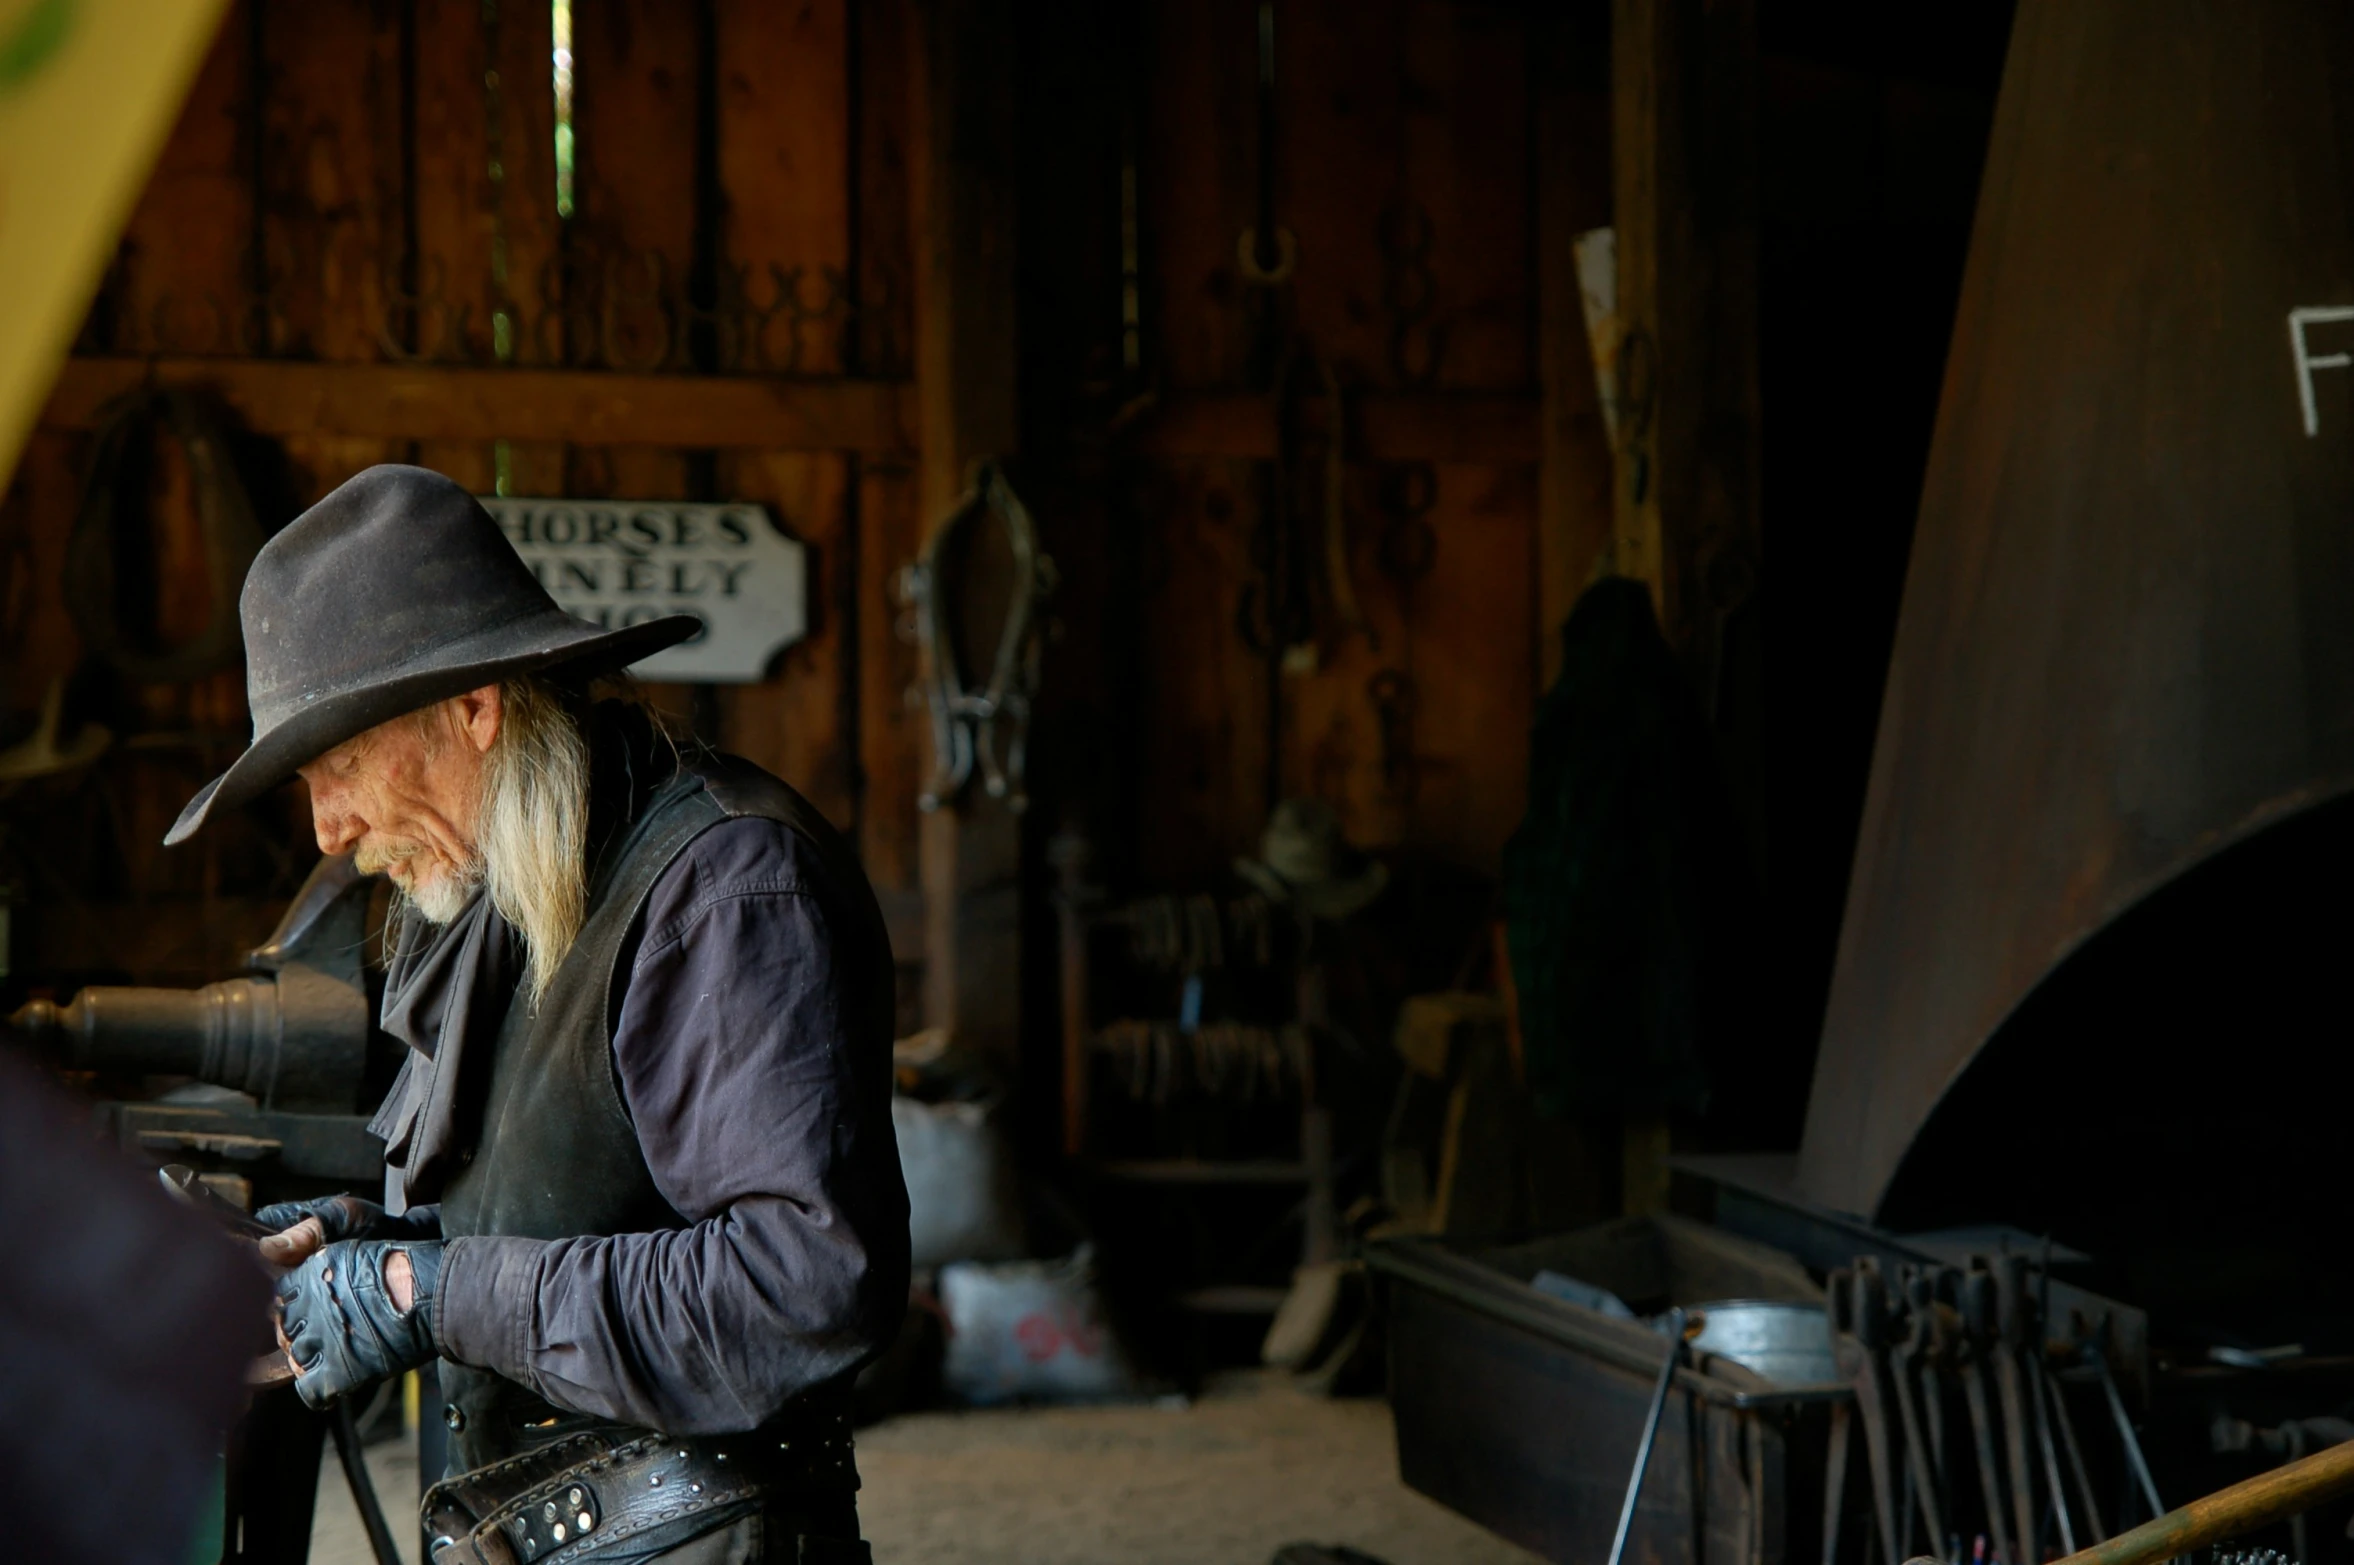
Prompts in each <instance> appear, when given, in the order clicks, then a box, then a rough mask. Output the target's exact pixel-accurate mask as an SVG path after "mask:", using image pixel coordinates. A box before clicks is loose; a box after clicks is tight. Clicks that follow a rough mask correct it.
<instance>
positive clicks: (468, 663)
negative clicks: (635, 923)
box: [164, 465, 700, 845]
mask: <svg viewBox="0 0 2354 1565" xmlns="http://www.w3.org/2000/svg"><path fill="white" fill-rule="evenodd" d="M237 607H238V613H239V615H240V617H241V618H242V619H243V621H244V625H245V693H246V698H247V704H248V705H249V706H251V708H252V710H253V744H252V746H251V747H250V748H248V749H247V750H246V752H245V753H244V754H243V755H241V756H239V757H238V758H237V760H236V762H235V763H234V764H233V765H231V766H230V768H229V769H228V770H227V771H225V772H223V773H222V774H221V775H220V776H218V777H216V778H214V779H213V780H212V781H211V782H209V783H207V784H205V785H204V788H203V790H202V791H201V792H199V793H198V794H197V795H196V797H195V798H193V799H191V800H189V801H188V807H187V808H186V809H184V810H182V811H181V812H180V818H179V819H178V820H177V821H175V822H174V823H173V824H172V829H171V831H170V833H169V834H168V835H166V836H165V838H164V842H165V843H166V844H167V845H169V844H171V843H176V842H184V841H186V840H187V839H188V838H189V837H190V836H191V835H193V834H194V833H195V831H196V828H198V827H199V826H202V825H203V824H204V822H205V818H206V817H207V816H208V815H210V814H211V813H212V811H213V810H215V809H217V808H234V807H235V806H237V805H240V804H243V803H245V802H246V801H248V800H250V799H255V798H258V797H260V796H261V795H262V794H263V793H266V792H267V791H269V790H270V789H272V788H274V787H276V786H277V785H278V784H280V783H282V782H284V781H285V780H286V779H287V778H289V777H291V776H293V775H294V773H295V769H296V768H297V767H301V766H305V765H308V764H309V763H310V762H311V761H313V760H314V759H316V758H317V757H319V756H320V755H323V754H325V753H326V752H327V751H329V750H332V749H334V748H335V747H336V746H337V745H339V744H341V743H343V741H345V740H346V739H349V738H351V737H352V736H353V735H354V734H359V733H363V732H365V731H366V730H368V729H370V728H373V727H375V726H376V725H377V724H378V723H381V722H385V721H387V720H389V719H391V718H395V717H398V716H400V715H401V714H402V713H404V712H413V711H415V710H417V709H418V708H419V707H423V706H430V705H431V704H432V703H434V702H436V701H439V700H442V699H444V698H446V697H449V696H454V695H457V694H459V693H460V692H462V691H467V690H472V689H475V688H477V687H478V686H482V685H487V684H492V683H495V682H496V681H498V680H501V679H507V678H511V677H513V676H514V675H517V674H535V673H547V672H550V671H552V670H555V669H557V668H559V667H560V668H562V669H563V670H564V672H565V673H566V674H567V675H570V676H574V677H580V678H587V677H590V676H593V675H595V674H598V673H603V672H608V671H610V670H613V669H617V668H622V667H625V666H626V665H628V664H631V663H635V662H636V661H637V660H638V659H640V658H643V657H649V656H651V655H652V654H654V653H656V652H659V651H661V650H662V649H663V648H664V647H668V646H674V645H676V644H677V643H679V642H681V641H684V640H686V638H687V637H689V636H691V635H693V634H695V632H696V631H697V629H699V628H700V624H699V622H698V621H697V620H696V619H695V618H694V617H693V616H692V615H687V614H671V615H665V616H664V617H663V618H661V619H657V620H651V621H648V622H647V623H645V624H642V625H631V626H628V627H626V628H624V629H621V630H607V629H605V628H604V627H603V626H600V625H593V624H591V623H589V622H588V621H587V620H584V619H577V618H575V617H574V616H572V615H570V614H567V613H565V612H564V611H563V610H562V609H560V608H558V607H556V600H555V599H553V598H551V597H549V596H548V594H547V591H546V589H544V588H542V587H541V586H540V584H539V582H538V581H537V580H536V579H535V578H534V577H533V576H532V574H531V569H530V567H529V566H527V565H525V564H524V563H523V560H522V558H521V557H520V556H518V555H517V554H516V553H515V550H514V547H513V546H512V545H510V544H509V543H508V542H507V537H506V534H504V533H502V532H501V531H499V524H498V523H496V522H494V521H492V520H491V519H490V513H488V512H487V511H485V510H483V508H482V507H481V506H480V505H478V504H476V503H475V499H474V497H473V496H472V495H470V494H468V493H467V492H466V491H465V490H464V489H462V488H460V487H459V486H458V485H457V484H455V483H453V482H452V481H450V480H449V479H447V478H444V477H443V476H442V475H441V474H439V473H433V472H428V471H426V470H425V469H424V468H421V467H396V466H390V465H387V466H384V467H371V468H369V469H368V470H367V471H366V472H364V473H361V474H359V475H358V476H356V477H354V478H352V479H351V480H349V481H348V482H346V483H345V484H343V485H342V486H341V487H340V488H338V489H337V490H336V491H335V492H334V493H333V494H330V495H329V496H327V498H326V499H324V500H321V501H320V502H319V503H318V504H317V505H314V506H312V507H311V508H310V509H309V510H307V511H305V512H303V513H302V515H300V516H298V517H296V518H295V519H294V520H293V522H291V523H290V524H288V526H287V528H286V530H285V531H284V532H281V533H280V534H278V536H277V537H275V538H272V539H271V540H270V541H269V542H268V543H266V544H264V545H262V549H261V552H260V553H259V554H258V555H256V556H255V557H254V562H253V569H252V570H250V571H248V572H247V573H246V577H245V591H244V594H243V595H242V596H241V597H240V598H239V599H238V605H237Z"/></svg>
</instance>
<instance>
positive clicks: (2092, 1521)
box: [2035, 1267, 2109, 1538]
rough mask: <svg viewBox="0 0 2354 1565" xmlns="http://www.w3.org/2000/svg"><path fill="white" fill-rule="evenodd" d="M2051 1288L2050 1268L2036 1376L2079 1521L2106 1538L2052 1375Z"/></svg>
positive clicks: (2071, 1425) (2087, 1472)
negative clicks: (2064, 1459)
mask: <svg viewBox="0 0 2354 1565" xmlns="http://www.w3.org/2000/svg"><path fill="white" fill-rule="evenodd" d="M2051 1287H2052V1279H2051V1272H2050V1270H2049V1268H2048V1267H2047V1268H2046V1270H2045V1272H2044V1274H2043V1301H2042V1302H2043V1308H2042V1311H2041V1314H2042V1316H2043V1336H2044V1343H2043V1351H2042V1352H2041V1353H2038V1354H2036V1355H2035V1373H2036V1375H2037V1377H2038V1378H2039V1379H2041V1380H2042V1382H2043V1399H2044V1406H2045V1407H2046V1408H2047V1409H2048V1410H2049V1413H2050V1416H2051V1421H2052V1423H2053V1425H2054V1426H2055V1427H2056V1428H2057V1429H2058V1430H2059V1432H2060V1450H2061V1452H2062V1453H2063V1454H2064V1455H2066V1457H2067V1458H2068V1477H2069V1480H2070V1482H2072V1483H2073V1484H2074V1485H2075V1489H2076V1505H2077V1512H2076V1515H2077V1519H2078V1520H2079V1521H2081V1522H2082V1523H2083V1524H2084V1531H2085V1535H2086V1536H2087V1537H2090V1538H2106V1537H2107V1536H2108V1535H2109V1529H2108V1526H2107V1524H2106V1523H2104V1522H2103V1521H2102V1520H2101V1506H2100V1500H2099V1498H2098V1497H2097V1496H2096V1495H2095V1494H2094V1493H2093V1487H2092V1472H2091V1470H2090V1469H2089V1468H2087V1467H2086V1466H2085V1465H2084V1446H2083V1444H2082V1442H2080V1441H2079V1440H2078V1439H2077V1438H2076V1420H2075V1418H2074V1417H2073V1416H2072V1415H2071V1414H2070V1413H2069V1411H2068V1398H2067V1397H2066V1395H2064V1394H2063V1393H2062V1392H2061V1390H2060V1381H2059V1377H2058V1376H2056V1375H2054V1374H2053V1373H2052V1366H2051V1352H2052V1346H2053V1344H2052V1341H2051V1321H2052V1301H2051ZM2077 1319H2078V1317H2075V1316H2071V1317H2070V1326H2071V1331H2072V1332H2073V1329H2074V1327H2075V1325H2076V1322H2077ZM2063 1346H2065V1344H2063Z"/></svg>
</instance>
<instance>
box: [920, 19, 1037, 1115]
mask: <svg viewBox="0 0 2354 1565" xmlns="http://www.w3.org/2000/svg"><path fill="white" fill-rule="evenodd" d="M914 10H915V14H914V18H913V20H914V26H913V27H912V28H911V29H910V31H911V33H912V37H911V39H910V46H911V47H910V51H909V52H910V76H911V78H912V80H913V83H914V93H913V102H912V103H911V105H910V108H911V110H912V115H911V118H912V120H913V123H914V126H915V130H914V134H913V136H912V137H911V138H910V139H911V143H912V144H911V147H910V153H911V161H912V164H913V168H914V172H913V177H912V180H911V186H912V190H911V195H912V204H913V206H914V210H915V274H916V284H915V302H916V323H915V324H916V352H915V364H916V406H917V410H918V413H917V416H918V426H919V434H920V436H921V440H920V450H921V452H922V456H921V459H920V461H919V463H918V465H917V469H916V487H917V492H918V495H919V497H920V500H919V503H920V504H921V506H922V515H923V519H924V525H925V527H926V528H927V529H930V528H935V527H937V526H939V524H940V523H941V522H942V521H943V520H945V519H946V517H947V516H948V514H949V512H950V510H951V509H952V508H953V506H954V505H955V503H956V500H957V498H958V496H959V495H960V494H961V493H962V492H963V489H964V486H965V483H966V480H967V478H968V476H969V474H970V470H971V467H972V464H973V463H974V462H976V461H978V460H979V459H981V458H984V457H1005V456H1010V455H1011V454H1012V453H1013V450H1014V446H1015V443H1016V440H1017V438H1018V429H1019V423H1018V420H1017V418H1016V408H1017V406H1018V392H1019V384H1018V377H1017V370H1018V366H1019V353H1018V347H1019V344H1018V342H1017V340H1016V337H1015V330H1014V229H1015V216H1016V212H1015V205H1014V73H1013V68H1012V67H1013V53H1014V42H1013V15H1012V5H1011V3H1010V0H921V3H919V4H917V5H916V6H915V8H914ZM947 590H954V588H953V586H951V587H949V588H948V589H947ZM1021 840H1022V837H1021V821H1020V818H1019V817H1018V816H1016V815H1014V814H1013V813H1012V812H1011V811H1009V810H1008V809H1006V807H1005V806H1004V805H1003V804H1002V803H1000V802H998V801H995V800H991V799H987V798H985V797H982V796H981V795H980V790H979V789H977V788H973V789H968V790H967V791H966V795H965V797H963V798H961V799H959V800H957V801H955V802H954V803H951V804H948V805H945V806H943V807H942V808H941V809H938V810H935V811H933V812H932V813H930V814H928V815H926V816H925V817H924V818H923V829H922V835H921V837H920V839H919V843H918V857H919V860H920V875H921V879H922V883H923V892H924V984H923V995H924V1005H923V1009H924V1020H925V1022H926V1024H927V1025H929V1026H934V1027H945V1028H947V1029H949V1031H950V1032H951V1033H953V1034H954V1035H955V1037H956V1039H957V1041H958V1042H959V1043H961V1044H964V1045H966V1046H968V1047H970V1048H973V1049H975V1050H978V1051H979V1052H981V1053H982V1054H984V1055H987V1056H990V1057H992V1058H994V1059H995V1060H996V1061H997V1063H998V1065H999V1067H1000V1068H1001V1069H1003V1070H1004V1071H1005V1072H1006V1073H1007V1075H1008V1076H1009V1077H1015V1076H1017V1075H1018V1073H1019V1068H1020V1055H1021V1020H1022V1013H1021V985H1022V917H1021Z"/></svg>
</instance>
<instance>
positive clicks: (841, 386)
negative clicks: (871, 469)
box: [41, 358, 916, 455]
mask: <svg viewBox="0 0 2354 1565" xmlns="http://www.w3.org/2000/svg"><path fill="white" fill-rule="evenodd" d="M146 384H152V385H159V386H200V387H205V388H208V389H210V390H212V391H214V392H215V393H217V394H218V395H219V396H220V397H221V398H222V400H223V401H225V402H227V403H228V405H229V408H230V410H231V411H232V412H233V413H235V414H236V415H237V416H238V418H240V419H241V420H243V421H244V423H245V424H246V425H247V427H249V428H250V429H252V430H253V431H254V432H255V433H257V434H264V435H271V436H277V437H281V438H284V437H288V436H307V435H350V436H367V437H381V438H383V439H387V440H484V439H493V438H499V439H508V440H550V441H570V442H572V443H575V444H579V445H599V446H601V445H612V446H686V447H699V448H738V449H747V450H767V451H860V452H869V453H876V454H883V455H891V454H905V453H907V452H909V451H912V450H913V449H914V447H915V435H914V430H915V424H916V419H915V414H914V409H913V402H914V398H913V393H912V390H911V388H910V387H908V386H907V385H906V384H904V383H902V382H897V381H880V380H782V379H776V378H772V377H763V376H754V375H634V374H621V373H607V372H603V371H597V370H544V369H476V368H472V367H467V366H461V365H439V364H414V365H411V364H316V363H307V362H297V361H288V360H277V359H212V358H201V359H134V358H77V359H73V360H69V361H68V362H67V364H66V368H65V373H64V374H63V375H61V376H59V377H58V382H57V388H56V390H55V391H54V392H53V393H52V394H51V395H50V399H49V405H48V406H47V407H46V408H45V409H44V410H43V411H42V414H41V427H42V428H44V429H53V430H83V429H91V428H94V427H95V426H96V424H97V421H98V416H99V413H100V410H101V409H103V408H104V407H105V406H106V404H107V403H109V402H111V401H112V400H113V399H114V398H116V397H117V396H120V395H121V394H122V393H124V392H126V391H130V390H133V389H134V388H136V387H138V386H141V385H146Z"/></svg>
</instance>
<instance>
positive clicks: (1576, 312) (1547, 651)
mask: <svg viewBox="0 0 2354 1565" xmlns="http://www.w3.org/2000/svg"><path fill="white" fill-rule="evenodd" d="M1536 36H1537V38H1538V40H1539V48H1538V51H1537V53H1538V56H1539V58H1540V60H1541V61H1542V66H1541V68H1540V69H1539V70H1538V71H1537V72H1536V73H1535V74H1536V76H1537V93H1538V96H1537V159H1536V176H1537V368H1538V373H1539V375H1540V376H1541V378H1542V380H1543V384H1544V404H1543V408H1542V411H1541V413H1540V414H1539V425H1538V442H1539V447H1538V458H1537V664H1538V675H1539V678H1540V679H1541V681H1542V685H1544V686H1549V685H1551V684H1552V683H1553V680H1554V677H1555V676H1556V675H1558V674H1559V673H1560V672H1561V625H1562V622H1563V621H1564V620H1566V619H1568V618H1569V611H1570V609H1571V608H1572V607H1574V606H1575V605H1576V603H1577V599H1578V594H1580V593H1581V592H1584V591H1585V590H1586V588H1587V586H1588V585H1590V584H1591V583H1592V581H1593V579H1594V576H1595V574H1596V570H1597V567H1598V566H1602V565H1606V564H1607V563H1608V561H1609V558H1610V555H1611V543H1612V539H1613V536H1614V518H1613V514H1612V507H1613V505H1614V504H1615V503H1616V502H1615V498H1614V491H1613V488H1612V483H1611V454H1610V440H1609V436H1608V435H1607V434H1606V433H1605V432H1604V430H1603V426H1602V408H1601V400H1600V396H1599V393H1598V392H1597V389H1596V386H1595V382H1594V360H1593V353H1592V350H1591V349H1590V348H1589V347H1588V345H1587V340H1586V319H1585V309H1584V305H1583V303H1582V301H1581V300H1580V297H1579V291H1578V271H1577V256H1576V254H1575V253H1574V246H1575V243H1576V240H1577V237H1578V235H1579V234H1581V233H1584V232H1586V231H1587V230H1588V229H1592V228H1598V227H1600V226H1602V225H1604V224H1606V223H1608V222H1609V221H1610V104H1609V98H1608V95H1607V92H1606V91H1605V88H1606V86H1607V83H1606V82H1602V81H1595V82H1591V83H1588V82H1586V81H1583V80H1581V79H1580V74H1579V68H1578V67H1579V59H1578V56H1579V54H1580V51H1579V50H1578V49H1577V47H1576V44H1577V43H1578V42H1579V40H1578V39H1576V38H1575V37H1574V36H1573V29H1572V27H1571V25H1570V24H1568V23H1566V22H1559V21H1556V22H1553V23H1550V24H1546V25H1543V26H1541V27H1540V28H1539V29H1538V31H1537V35H1536ZM1597 74H1599V73H1597ZM1540 688H1542V686H1540Z"/></svg>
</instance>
